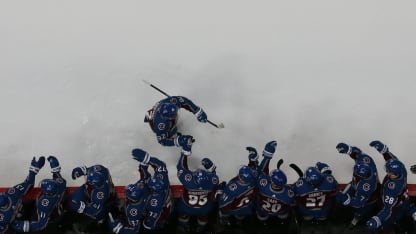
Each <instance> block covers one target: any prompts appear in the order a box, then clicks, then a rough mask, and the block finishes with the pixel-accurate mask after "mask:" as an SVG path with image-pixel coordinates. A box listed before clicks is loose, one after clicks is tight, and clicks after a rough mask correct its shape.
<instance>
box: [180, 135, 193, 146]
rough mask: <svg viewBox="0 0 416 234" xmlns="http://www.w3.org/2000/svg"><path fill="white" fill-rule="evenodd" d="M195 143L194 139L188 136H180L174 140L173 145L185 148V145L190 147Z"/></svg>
mask: <svg viewBox="0 0 416 234" xmlns="http://www.w3.org/2000/svg"><path fill="white" fill-rule="evenodd" d="M194 142H195V139H194V138H193V137H192V136H190V135H180V136H177V137H176V138H175V145H176V146H181V147H183V146H185V145H192V143H194Z"/></svg>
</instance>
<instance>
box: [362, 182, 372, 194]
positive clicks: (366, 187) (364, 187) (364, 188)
mask: <svg viewBox="0 0 416 234" xmlns="http://www.w3.org/2000/svg"><path fill="white" fill-rule="evenodd" d="M370 188H371V186H370V184H369V183H365V184H363V190H364V191H366V192H368V191H369V190H370Z"/></svg>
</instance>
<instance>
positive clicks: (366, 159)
mask: <svg viewBox="0 0 416 234" xmlns="http://www.w3.org/2000/svg"><path fill="white" fill-rule="evenodd" d="M363 162H364V163H365V164H369V163H370V162H371V160H370V158H369V157H367V156H366V157H364V158H363Z"/></svg>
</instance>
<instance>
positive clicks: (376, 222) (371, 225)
mask: <svg viewBox="0 0 416 234" xmlns="http://www.w3.org/2000/svg"><path fill="white" fill-rule="evenodd" d="M366 226H367V229H368V230H370V231H375V230H377V229H378V228H379V227H380V226H381V220H380V218H379V217H378V216H373V217H371V219H369V220H368V221H367V223H366Z"/></svg>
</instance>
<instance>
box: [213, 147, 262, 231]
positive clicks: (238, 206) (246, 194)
mask: <svg viewBox="0 0 416 234" xmlns="http://www.w3.org/2000/svg"><path fill="white" fill-rule="evenodd" d="M246 149H247V150H248V151H249V155H248V159H249V163H248V165H247V166H242V167H241V168H240V169H239V171H238V175H237V176H235V177H234V178H232V179H231V180H230V181H229V182H228V183H227V184H226V185H225V188H224V189H223V193H222V195H221V196H219V199H218V200H219V201H218V206H219V221H220V224H221V225H223V226H230V225H231V223H235V224H236V225H238V226H241V225H242V223H243V220H244V219H246V217H248V216H250V215H252V213H253V208H254V200H255V195H256V187H257V178H258V172H257V165H258V155H257V151H256V149H255V148H254V147H247V148H246Z"/></svg>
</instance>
